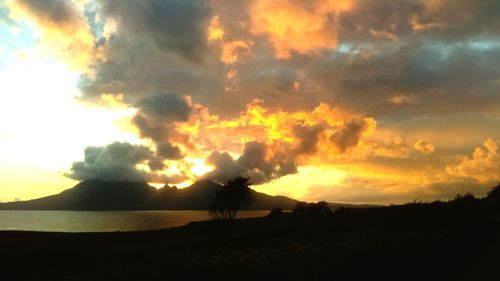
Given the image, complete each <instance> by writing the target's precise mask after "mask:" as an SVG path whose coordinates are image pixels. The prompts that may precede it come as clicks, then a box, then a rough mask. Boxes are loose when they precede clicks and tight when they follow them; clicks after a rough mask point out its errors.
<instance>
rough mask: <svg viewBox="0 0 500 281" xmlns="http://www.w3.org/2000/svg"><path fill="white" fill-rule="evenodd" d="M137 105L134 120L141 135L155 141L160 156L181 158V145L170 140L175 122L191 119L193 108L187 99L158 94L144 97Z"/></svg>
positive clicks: (168, 94) (173, 95)
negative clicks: (176, 144) (175, 144)
mask: <svg viewBox="0 0 500 281" xmlns="http://www.w3.org/2000/svg"><path fill="white" fill-rule="evenodd" d="M136 106H137V107H138V111H137V113H136V115H135V116H134V117H133V118H132V122H133V123H134V125H135V126H136V127H137V128H138V129H139V134H140V136H141V137H143V138H149V139H151V140H153V141H154V142H155V144H156V151H157V155H158V156H159V157H162V158H164V159H172V160H174V159H181V158H182V154H181V151H180V149H179V147H177V146H174V145H172V144H171V143H169V141H170V137H171V134H172V132H174V131H175V123H176V122H183V121H187V120H188V119H189V116H190V114H191V111H192V109H191V106H190V105H189V104H188V103H187V102H186V100H185V99H183V98H182V97H180V96H178V95H175V94H170V93H167V94H157V95H152V96H147V97H145V98H143V99H142V100H140V101H139V102H137V103H136Z"/></svg>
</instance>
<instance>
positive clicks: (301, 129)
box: [293, 124, 323, 154]
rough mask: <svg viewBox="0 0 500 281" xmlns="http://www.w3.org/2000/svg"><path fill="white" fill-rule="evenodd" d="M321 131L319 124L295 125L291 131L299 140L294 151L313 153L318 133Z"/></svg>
mask: <svg viewBox="0 0 500 281" xmlns="http://www.w3.org/2000/svg"><path fill="white" fill-rule="evenodd" d="M322 131H323V128H322V127H321V126H319V125H316V126H303V125H300V124H299V125H296V126H295V127H294V128H293V133H294V134H295V136H296V137H297V138H298V139H299V140H300V143H299V146H298V147H297V148H296V151H297V152H298V153H299V154H300V153H306V154H310V153H314V152H316V145H317V144H318V141H319V134H320V133H321V132H322Z"/></svg>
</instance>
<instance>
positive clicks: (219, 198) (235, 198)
mask: <svg viewBox="0 0 500 281" xmlns="http://www.w3.org/2000/svg"><path fill="white" fill-rule="evenodd" d="M248 180H249V178H248V177H236V178H234V179H232V180H229V181H228V182H226V183H224V184H223V185H222V187H221V189H220V190H219V191H217V193H216V194H215V198H214V200H213V202H212V204H211V205H210V206H209V213H210V215H211V216H212V218H214V219H217V220H234V218H235V217H236V214H237V213H238V211H239V210H241V208H242V207H243V206H244V205H246V204H250V203H252V202H253V201H254V198H253V196H252V193H251V189H250V187H249V186H250V185H249V183H248Z"/></svg>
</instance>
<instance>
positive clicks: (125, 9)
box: [103, 0, 209, 61]
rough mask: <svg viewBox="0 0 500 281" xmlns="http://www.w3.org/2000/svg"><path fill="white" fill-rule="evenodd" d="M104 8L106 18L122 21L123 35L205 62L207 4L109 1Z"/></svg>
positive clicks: (199, 0) (200, 1)
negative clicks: (203, 58) (148, 41)
mask: <svg viewBox="0 0 500 281" xmlns="http://www.w3.org/2000/svg"><path fill="white" fill-rule="evenodd" d="M103 7H104V8H103V10H104V13H105V14H106V15H107V16H110V17H113V18H115V19H118V20H119V21H120V32H121V33H122V34H124V33H126V35H127V36H132V37H136V38H137V39H145V40H151V41H153V42H154V43H155V45H156V46H157V47H158V49H160V50H163V51H165V52H173V53H176V54H178V55H179V56H181V57H182V58H184V59H188V60H192V61H201V60H202V53H203V52H204V49H205V47H206V40H205V38H206V36H205V27H206V25H207V22H208V19H209V18H208V16H209V10H208V5H207V3H206V1H204V0H194V1H184V0H166V1H165V0H148V1H121V0H106V1H104V2H103Z"/></svg>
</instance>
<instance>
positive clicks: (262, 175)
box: [205, 142, 297, 184]
mask: <svg viewBox="0 0 500 281" xmlns="http://www.w3.org/2000/svg"><path fill="white" fill-rule="evenodd" d="M295 157H296V156H295V154H293V153H282V152H277V153H272V152H271V151H270V149H269V147H268V146H267V145H266V144H265V143H261V142H249V143H246V144H245V149H244V151H243V153H242V154H241V155H240V157H238V159H236V160H235V159H234V158H233V157H232V156H231V155H229V154H228V153H227V152H223V153H221V152H218V151H214V152H212V154H211V155H210V156H209V157H208V158H207V160H206V161H207V163H209V164H211V165H213V166H214V167H215V170H213V171H212V172H210V173H208V174H207V175H205V177H206V178H209V179H213V180H215V181H219V182H225V181H227V180H230V179H232V178H234V177H236V176H248V177H250V181H251V182H252V184H261V183H265V182H269V181H271V180H273V179H277V178H279V177H282V176H285V175H288V174H293V173H297V166H296V163H295Z"/></svg>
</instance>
